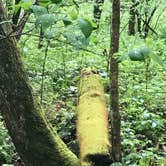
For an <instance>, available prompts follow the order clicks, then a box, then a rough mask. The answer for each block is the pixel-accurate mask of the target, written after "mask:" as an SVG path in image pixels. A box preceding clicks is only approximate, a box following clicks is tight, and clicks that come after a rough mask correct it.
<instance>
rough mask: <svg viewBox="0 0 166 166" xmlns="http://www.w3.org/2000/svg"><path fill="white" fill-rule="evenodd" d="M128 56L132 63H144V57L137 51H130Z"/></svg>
mask: <svg viewBox="0 0 166 166" xmlns="http://www.w3.org/2000/svg"><path fill="white" fill-rule="evenodd" d="M128 56H129V58H130V59H131V60H132V61H145V57H144V55H143V54H141V52H140V51H139V50H137V49H134V50H130V51H129V53H128Z"/></svg>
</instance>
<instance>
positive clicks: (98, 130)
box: [77, 69, 110, 166]
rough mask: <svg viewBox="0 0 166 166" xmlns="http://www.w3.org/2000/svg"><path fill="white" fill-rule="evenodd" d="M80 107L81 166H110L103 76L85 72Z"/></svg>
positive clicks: (78, 120)
mask: <svg viewBox="0 0 166 166" xmlns="http://www.w3.org/2000/svg"><path fill="white" fill-rule="evenodd" d="M78 89H79V101H78V107H77V138H78V142H79V148H80V159H81V166H89V165H88V163H90V165H94V166H108V165H109V164H110V154H109V151H110V144H109V139H108V112H107V107H106V102H105V97H104V90H103V86H102V82H101V79H100V76H99V75H97V74H95V73H94V72H93V71H91V70H89V69H85V70H83V71H82V72H81V78H80V82H79V88H78Z"/></svg>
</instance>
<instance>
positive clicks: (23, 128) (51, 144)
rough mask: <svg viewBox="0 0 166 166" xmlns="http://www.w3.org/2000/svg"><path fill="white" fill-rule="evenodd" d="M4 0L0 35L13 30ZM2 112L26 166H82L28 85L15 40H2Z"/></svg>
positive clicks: (0, 10) (0, 72)
mask: <svg viewBox="0 0 166 166" xmlns="http://www.w3.org/2000/svg"><path fill="white" fill-rule="evenodd" d="M5 21H7V19H6V15H5V13H4V8H3V4H2V1H1V0H0V22H1V24H0V36H8V34H9V33H10V32H11V31H12V28H11V25H10V24H9V23H8V22H5ZM0 111H1V113H2V115H3V118H4V120H5V123H6V125H7V128H8V131H9V134H10V136H11V138H12V141H13V143H14V145H15V147H16V150H17V152H18V153H19V155H20V156H21V158H22V159H23V161H24V163H25V165H26V166H59V165H63V166H78V165H79V161H78V159H77V157H76V156H75V155H74V154H73V153H72V152H71V151H70V150H69V149H68V148H67V146H66V145H65V144H64V142H63V141H62V140H61V139H60V137H59V136H58V134H57V133H56V131H54V130H53V129H52V127H51V125H50V124H49V123H48V122H47V119H46V118H45V117H44V116H43V112H42V109H41V107H40V105H38V104H37V102H36V100H35V97H34V96H33V94H32V90H31V87H30V85H29V82H28V78H27V76H26V73H25V70H24V68H23V64H22V61H21V59H20V53H19V50H18V48H17V46H16V41H15V39H14V38H8V37H6V39H3V40H0Z"/></svg>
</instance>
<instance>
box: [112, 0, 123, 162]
mask: <svg viewBox="0 0 166 166" xmlns="http://www.w3.org/2000/svg"><path fill="white" fill-rule="evenodd" d="M119 30H120V0H113V4H112V28H111V46H110V47H111V50H110V81H111V87H110V98H111V107H110V108H111V115H112V116H111V128H112V129H111V132H112V157H113V161H115V162H117V161H121V143H120V142H121V141H120V124H121V123H120V113H119V101H118V100H119V97H118V62H117V58H116V55H115V53H117V52H118V50H119Z"/></svg>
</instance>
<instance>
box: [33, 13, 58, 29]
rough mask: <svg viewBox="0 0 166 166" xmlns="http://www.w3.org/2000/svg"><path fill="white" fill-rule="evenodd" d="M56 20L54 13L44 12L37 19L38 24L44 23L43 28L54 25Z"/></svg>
mask: <svg viewBox="0 0 166 166" xmlns="http://www.w3.org/2000/svg"><path fill="white" fill-rule="evenodd" d="M54 22H55V17H54V15H53V14H43V15H41V16H39V17H38V18H37V19H36V23H35V24H36V26H38V25H39V24H41V25H42V27H43V29H46V28H48V27H50V26H51V25H53V24H54Z"/></svg>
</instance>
